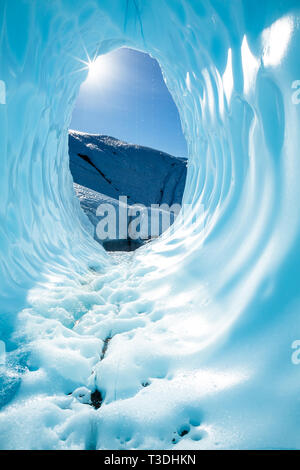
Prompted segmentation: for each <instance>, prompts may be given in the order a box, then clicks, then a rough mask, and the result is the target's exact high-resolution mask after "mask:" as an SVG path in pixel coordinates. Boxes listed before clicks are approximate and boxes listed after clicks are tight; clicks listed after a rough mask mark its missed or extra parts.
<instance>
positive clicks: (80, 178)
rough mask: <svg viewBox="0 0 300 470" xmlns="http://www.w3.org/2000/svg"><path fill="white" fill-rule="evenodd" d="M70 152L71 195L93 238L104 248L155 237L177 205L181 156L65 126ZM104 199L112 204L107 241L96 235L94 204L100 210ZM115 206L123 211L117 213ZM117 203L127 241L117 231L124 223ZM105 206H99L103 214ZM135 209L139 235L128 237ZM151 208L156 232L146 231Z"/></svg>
mask: <svg viewBox="0 0 300 470" xmlns="http://www.w3.org/2000/svg"><path fill="white" fill-rule="evenodd" d="M69 156H70V171H71V174H72V177H73V180H74V190H75V193H76V196H77V197H78V198H79V201H80V206H81V208H82V209H83V211H84V212H85V213H86V215H87V216H88V218H89V220H90V222H91V223H92V225H93V227H94V231H93V236H94V238H95V240H97V241H99V242H100V243H102V245H103V246H104V247H105V248H106V249H108V247H109V246H110V247H111V248H112V249H117V250H119V249H120V248H122V249H130V251H131V250H132V249H134V248H138V247H139V246H141V245H142V244H143V243H144V242H145V240H150V239H151V237H153V238H154V237H155V238H157V237H158V236H159V235H161V234H162V233H163V231H164V230H165V229H167V228H169V226H170V225H171V224H172V223H173V221H174V220H175V214H174V209H177V210H176V215H177V214H178V212H179V210H180V209H181V202H182V196H183V192H184V187H185V181H186V165H187V159H186V158H182V157H173V156H172V155H169V154H166V153H164V152H161V151H158V150H155V149H152V148H149V147H143V146H140V145H133V144H129V143H127V142H122V141H120V140H118V139H116V138H114V137H110V136H104V135H100V134H86V133H83V132H78V131H73V130H71V131H69ZM106 204H109V205H110V206H112V207H113V208H114V217H115V219H116V223H115V224H114V229H115V231H116V234H115V235H114V237H113V238H112V239H110V241H106V242H104V243H103V240H102V238H101V239H99V237H98V235H97V226H98V224H99V221H100V218H99V216H97V210H98V208H99V206H101V207H102V211H101V212H103V210H104V208H105V207H106ZM138 208H140V210H138ZM120 209H121V214H123V215H120ZM122 209H123V211H124V210H125V211H126V213H127V215H126V217H127V223H126V222H125V225H127V237H128V239H127V240H126V241H124V240H123V241H122V240H120V237H119V235H120V233H121V235H122V236H124V235H125V234H122V232H124V228H123V230H122V222H121V223H120V218H121V219H122V217H124V213H123V211H122ZM172 210H173V211H172ZM105 212H106V211H105V210H104V214H105ZM136 212H138V214H140V215H138V218H139V219H140V226H139V227H140V228H139V230H138V231H139V234H137V235H139V237H138V240H137V241H136V242H133V239H132V237H134V234H132V236H130V233H129V232H130V231H131V230H130V224H131V222H132V219H133V218H135V216H136ZM154 212H155V213H156V214H157V217H156V219H157V220H156V222H157V223H156V225H157V227H156V230H155V233H152V234H151V233H150V232H151V230H150V228H151V215H152V216H154ZM98 214H99V212H98ZM164 215H165V218H163V217H164ZM103 225H104V224H103ZM153 225H154V221H153V222H152V226H153ZM98 229H99V227H98ZM106 231H107V228H106ZM104 235H107V234H103V236H104ZM141 236H143V239H141Z"/></svg>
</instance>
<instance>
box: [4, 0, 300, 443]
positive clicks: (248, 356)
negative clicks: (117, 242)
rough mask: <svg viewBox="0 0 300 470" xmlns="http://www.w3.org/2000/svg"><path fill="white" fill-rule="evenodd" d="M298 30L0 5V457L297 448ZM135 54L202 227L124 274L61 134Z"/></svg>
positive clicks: (148, 13) (210, 9) (163, 6)
mask: <svg viewBox="0 0 300 470" xmlns="http://www.w3.org/2000/svg"><path fill="white" fill-rule="evenodd" d="M299 16H300V11H299V1H298V0H285V1H284V2H282V1H279V0H264V1H261V0H231V1H230V2H228V1H221V0H152V1H151V2H150V1H138V0H135V1H125V0H98V1H97V0H91V1H89V2H82V1H79V0H61V1H55V0H54V1H51V2H49V1H46V0H41V1H39V2H34V1H27V0H3V1H2V2H1V4H0V24H1V35H0V43H1V54H0V79H1V81H2V82H4V83H5V88H3V87H2V89H5V93H6V97H5V98H6V100H1V103H5V102H6V104H0V146H1V162H2V164H1V173H0V183H1V206H0V210H1V213H0V217H1V225H0V227H1V229H0V230H1V232H0V233H1V235H0V248H1V254H0V256H1V257H0V278H1V284H0V294H1V319H0V327H1V340H3V341H5V347H6V362H5V365H3V366H1V369H0V373H1V385H0V397H1V412H0V447H1V448H26V449H49V448H50V449H51V448H53V449H54V448H55V449H67V448H77V449H78V448H80V449H94V448H98V449H106V448H121V449H126V448H127V449H128V448H139V449H141V448H148V449H149V448H153V449H155V448H177V449H179V448H299V447H300V437H299V391H300V390H299V388H300V367H299V366H298V367H297V366H295V365H294V364H293V363H292V361H291V353H292V350H291V344H292V342H293V341H294V340H296V339H299V336H300V321H299V308H300V302H299V300H300V299H299V274H300V273H299V265H300V263H299V261H300V252H299V246H300V244H299V232H300V207H299V206H300V199H299V178H300V160H299V124H300V123H299V109H300V108H299V106H298V104H297V103H298V102H299V100H298V98H297V97H298V95H296V92H297V86H296V88H295V83H296V85H297V80H299V79H300V66H299V40H300V32H299ZM125 45H126V46H127V47H133V48H137V49H139V50H143V51H145V52H148V53H150V54H151V55H152V56H153V57H155V58H156V59H157V60H158V61H159V63H160V65H161V67H162V70H163V73H164V77H165V80H166V83H167V85H168V87H169V89H170V91H171V93H172V95H173V98H174V100H175V102H176V104H177V106H178V109H179V112H180V116H181V119H182V125H183V128H184V132H185V136H186V138H187V141H188V145H189V164H188V175H187V183H186V190H185V194H184V200H185V202H187V203H189V202H190V203H193V214H190V216H187V217H186V218H185V220H182V219H179V218H178V219H177V221H176V226H177V230H176V233H175V234H174V235H173V236H172V237H169V236H168V233H166V234H164V236H163V237H162V239H161V240H159V241H157V242H154V243H153V244H151V245H148V246H147V247H143V248H142V249H141V250H138V252H136V253H135V254H134V255H133V256H131V255H125V256H123V257H120V256H119V257H118V258H117V259H113V258H110V257H108V256H107V255H106V254H105V252H104V250H103V249H102V248H101V247H100V246H99V245H98V244H97V243H96V242H95V241H94V240H93V239H92V238H91V237H90V235H89V234H88V232H87V230H86V227H87V226H88V224H87V219H86V217H84V216H83V213H82V211H80V206H79V202H78V201H77V200H76V198H75V196H74V192H73V185H72V178H71V175H70V172H69V161H68V125H69V122H70V117H71V113H72V108H73V106H74V101H75V99H76V96H77V95H78V90H79V86H80V84H81V83H82V81H83V80H84V79H85V77H86V74H87V72H86V71H79V70H80V69H81V68H82V66H83V64H82V61H86V60H87V54H89V56H90V57H92V56H94V55H95V54H102V53H106V52H108V51H109V50H112V49H114V48H116V47H119V46H125ZM2 82H1V83H2ZM293 84H294V88H293V87H292V85H293ZM201 204H203V205H204V217H205V230H203V223H202V222H203V220H201V217H200V218H197V223H196V224H193V225H192V224H191V222H192V221H193V220H194V218H193V217H192V215H197V214H198V213H200V205H201ZM100 404H101V406H100ZM92 405H94V406H92ZM99 406H100V407H99ZM96 408H97V409H96ZM186 431H187V432H186Z"/></svg>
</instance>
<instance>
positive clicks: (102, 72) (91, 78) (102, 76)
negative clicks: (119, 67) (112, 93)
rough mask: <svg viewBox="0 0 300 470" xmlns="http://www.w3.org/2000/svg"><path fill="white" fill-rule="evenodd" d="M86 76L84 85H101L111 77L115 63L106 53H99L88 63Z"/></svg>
mask: <svg viewBox="0 0 300 470" xmlns="http://www.w3.org/2000/svg"><path fill="white" fill-rule="evenodd" d="M88 70H89V73H88V77H87V79H86V82H85V85H86V86H96V85H98V86H101V85H103V84H104V83H107V82H109V80H112V79H113V76H114V73H115V64H114V62H113V60H112V58H111V57H109V56H108V55H101V56H99V57H97V58H96V59H95V60H93V61H90V62H89V63H88Z"/></svg>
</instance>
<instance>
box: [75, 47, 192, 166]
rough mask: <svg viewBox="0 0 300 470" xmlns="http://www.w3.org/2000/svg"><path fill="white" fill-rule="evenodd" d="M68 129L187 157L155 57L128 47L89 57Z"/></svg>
mask: <svg viewBox="0 0 300 470" xmlns="http://www.w3.org/2000/svg"><path fill="white" fill-rule="evenodd" d="M70 127H71V129H74V130H78V131H83V132H88V133H94V134H105V135H110V136H113V137H116V138H118V139H121V140H125V141H127V142H130V143H133V144H139V145H146V146H148V147H153V148H155V149H159V150H162V151H164V152H167V153H170V154H172V155H175V156H179V157H186V156H187V149H186V141H185V139H184V136H183V134H182V130H181V125H180V119H179V114H178V110H177V108H176V106H175V103H174V101H173V99H172V97H171V95H170V93H169V91H168V89H167V87H166V85H165V83H164V81H163V78H162V73H161V70H160V67H159V65H158V63H157V61H156V60H154V59H152V58H151V57H150V56H149V55H148V54H144V53H141V52H138V51H134V50H132V49H125V48H122V49H118V50H116V51H113V52H111V53H109V54H107V55H105V56H101V57H99V58H98V59H97V60H96V61H95V63H94V65H92V67H91V69H90V71H89V75H88V78H87V80H86V81H85V82H84V83H83V84H82V86H81V88H80V93H79V97H78V99H77V102H76V105H75V109H74V112H73V117H72V122H71V125H70Z"/></svg>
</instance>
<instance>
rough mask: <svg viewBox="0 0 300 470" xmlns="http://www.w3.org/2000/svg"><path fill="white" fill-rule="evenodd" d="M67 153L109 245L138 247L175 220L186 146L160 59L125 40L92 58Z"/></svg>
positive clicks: (85, 204)
mask: <svg viewBox="0 0 300 470" xmlns="http://www.w3.org/2000/svg"><path fill="white" fill-rule="evenodd" d="M69 156H70V170H71V174H72V177H73V181H74V190H75V194H76V196H77V198H78V199H79V201H80V206H81V209H82V210H83V211H84V213H85V214H86V215H87V217H88V219H89V221H90V222H91V224H92V227H93V234H94V238H95V240H96V241H98V242H99V243H101V244H102V246H103V247H104V248H105V249H106V251H108V252H115V251H134V250H136V249H137V248H139V247H141V246H142V245H143V244H145V243H148V242H150V241H152V240H153V239H156V238H158V237H159V236H160V235H161V234H162V233H164V232H165V231H166V230H167V229H168V228H170V227H171V226H172V224H173V223H174V221H175V219H176V217H177V215H178V214H179V212H180V210H181V203H182V197H183V192H184V188H185V182H186V172H187V157H186V156H187V145H186V141H185V137H184V135H183V132H182V127H181V121H180V117H179V113H178V109H177V107H176V105H175V103H174V100H173V98H172V96H171V93H170V92H169V90H168V88H167V86H166V83H165V81H164V77H163V74H162V71H161V68H160V65H159V63H158V62H157V60H156V59H154V58H152V57H151V56H150V55H149V54H147V53H144V52H140V51H138V50H135V49H130V48H127V47H122V48H119V49H115V50H113V51H111V52H109V53H106V54H103V55H99V56H97V57H96V58H95V59H94V60H91V61H90V62H89V64H88V75H87V78H86V80H85V81H84V82H83V83H82V85H81V87H80V91H79V95H78V97H77V101H76V104H75V107H74V110H73V114H72V120H71V124H70V130H69Z"/></svg>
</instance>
